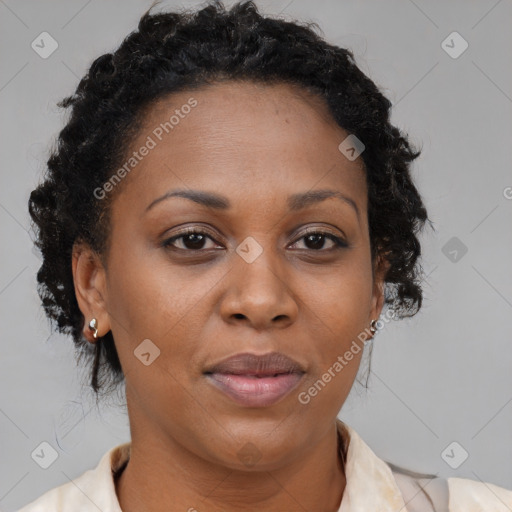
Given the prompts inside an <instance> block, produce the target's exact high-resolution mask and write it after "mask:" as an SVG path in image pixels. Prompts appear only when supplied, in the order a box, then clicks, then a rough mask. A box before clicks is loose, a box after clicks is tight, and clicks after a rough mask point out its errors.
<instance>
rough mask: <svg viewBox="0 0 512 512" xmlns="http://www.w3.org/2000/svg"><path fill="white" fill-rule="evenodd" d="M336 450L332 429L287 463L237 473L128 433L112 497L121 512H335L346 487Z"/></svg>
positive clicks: (168, 443) (177, 447)
mask: <svg viewBox="0 0 512 512" xmlns="http://www.w3.org/2000/svg"><path fill="white" fill-rule="evenodd" d="M149 439H152V440H151V441H149V442H148V440H149ZM338 448H339V441H338V433H337V429H336V425H334V426H333V428H332V429H329V431H328V433H327V435H326V436H324V437H323V438H322V440H321V441H320V442H319V443H318V444H317V445H316V446H315V447H314V448H313V449H309V450H308V451H305V453H304V456H303V457H298V458H297V459H296V460H295V462H293V463H290V464H288V465H286V466H282V467H280V468H277V469H275V470H272V471H261V472H257V471H239V470H232V469H230V468H227V467H224V466H219V465H216V464H212V463H211V462H209V461H205V460H204V459H201V458H199V457H198V456H197V455H195V454H192V453H191V452H190V451H188V450H187V449H186V448H184V447H183V446H181V445H179V444H178V443H176V442H175V441H173V440H172V439H169V438H165V440H164V439H159V438H158V437H153V436H146V437H145V438H144V439H138V438H137V437H136V436H134V435H133V433H132V444H131V455H130V460H129V463H128V464H127V466H126V468H125V469H124V471H123V472H122V473H121V474H120V476H119V477H118V478H117V479H116V493H117V496H118V499H119V503H120V506H121V509H122V510H123V512H135V511H139V510H152V511H154V512H160V511H161V512H164V511H165V512H173V511H180V512H183V511H189V512H195V511H196V512H201V511H203V510H208V511H209V512H221V511H222V512H234V511H236V512H240V511H249V510H251V511H252V510H255V509H257V510H265V511H268V512H273V511H275V512H282V511H283V510H286V511H287V512H299V511H300V512H304V510H322V511H325V512H337V511H338V509H339V506H340V503H341V498H342V495H343V491H344V489H345V484H346V480H345V473H344V467H343V466H344V464H343V462H342V458H343V459H344V458H345V453H346V449H345V448H344V447H343V446H341V448H342V449H341V450H339V449H338ZM162 454H165V455H162ZM340 454H342V455H341V456H340Z"/></svg>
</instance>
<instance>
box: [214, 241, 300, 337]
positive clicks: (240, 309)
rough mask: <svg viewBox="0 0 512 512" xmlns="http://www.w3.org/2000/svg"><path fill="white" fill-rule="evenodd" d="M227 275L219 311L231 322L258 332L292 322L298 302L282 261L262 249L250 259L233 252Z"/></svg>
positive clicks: (282, 326) (281, 326) (295, 316)
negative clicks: (231, 266) (230, 267)
mask: <svg viewBox="0 0 512 512" xmlns="http://www.w3.org/2000/svg"><path fill="white" fill-rule="evenodd" d="M233 265H234V267H233V268H232V270H231V271H230V272H229V273H228V274H227V276H226V279H227V280H228V281H227V283H228V284H227V287H228V288H227V291H226V293H225V294H224V296H223V298H222V300H221V305H220V314H221V316H222V318H223V320H224V321H225V322H227V323H231V324H247V325H249V326H251V327H252V328H253V329H256V330H258V331H261V330H265V329H275V328H284V327H287V326H289V325H291V324H292V323H293V322H295V320H296V318H297V315H298V304H297V302H296V300H295V299H294V293H293V290H292V289H291V288H290V286H291V284H290V282H291V280H290V279H287V278H289V276H288V275H286V271H285V269H284V266H285V262H283V261H281V260H280V258H279V256H278V255H276V254H274V253H272V251H271V250H269V249H265V250H263V252H262V253H261V254H260V255H259V256H258V257H257V258H256V259H255V260H254V261H252V262H248V261H246V260H244V258H242V257H240V256H239V255H238V254H236V253H235V255H234V257H233Z"/></svg>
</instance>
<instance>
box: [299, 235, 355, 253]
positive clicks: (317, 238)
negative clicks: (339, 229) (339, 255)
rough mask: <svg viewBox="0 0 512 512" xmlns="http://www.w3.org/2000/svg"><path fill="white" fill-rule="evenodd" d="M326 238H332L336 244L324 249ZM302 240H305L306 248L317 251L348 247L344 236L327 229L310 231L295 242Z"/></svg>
mask: <svg viewBox="0 0 512 512" xmlns="http://www.w3.org/2000/svg"><path fill="white" fill-rule="evenodd" d="M326 239H328V240H331V241H332V243H333V244H334V246H332V247H329V248H328V249H324V245H325V241H326ZM300 240H304V245H306V249H310V250H312V251H317V252H320V251H321V250H322V249H324V251H328V250H331V249H336V248H339V247H348V244H347V243H346V242H345V241H344V240H343V239H342V238H340V237H338V236H336V235H333V234H332V233H329V232H326V231H310V232H309V233H307V234H305V235H303V236H302V237H301V238H299V240H297V242H295V244H297V243H298V241H300ZM295 244H294V245H295Z"/></svg>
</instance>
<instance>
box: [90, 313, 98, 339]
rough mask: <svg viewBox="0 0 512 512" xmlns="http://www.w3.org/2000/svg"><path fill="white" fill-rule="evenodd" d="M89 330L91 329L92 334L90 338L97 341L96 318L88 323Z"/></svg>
mask: <svg viewBox="0 0 512 512" xmlns="http://www.w3.org/2000/svg"><path fill="white" fill-rule="evenodd" d="M89 329H91V330H92V331H94V332H93V334H92V337H93V338H94V339H95V340H96V339H98V321H97V320H96V318H93V319H92V320H91V321H90V322H89Z"/></svg>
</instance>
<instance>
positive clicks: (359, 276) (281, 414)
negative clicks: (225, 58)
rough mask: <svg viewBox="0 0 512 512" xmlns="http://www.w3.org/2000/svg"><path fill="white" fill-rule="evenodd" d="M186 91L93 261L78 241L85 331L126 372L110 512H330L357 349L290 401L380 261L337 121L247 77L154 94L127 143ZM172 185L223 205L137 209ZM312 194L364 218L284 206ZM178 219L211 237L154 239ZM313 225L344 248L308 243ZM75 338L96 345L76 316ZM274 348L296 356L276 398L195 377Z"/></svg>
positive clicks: (332, 350)
mask: <svg viewBox="0 0 512 512" xmlns="http://www.w3.org/2000/svg"><path fill="white" fill-rule="evenodd" d="M191 97H193V98H195V99H196V100H197V102H198V104H197V106H196V107H195V108H194V109H192V110H191V112H190V113H189V114H188V115H187V116H185V117H184V118H183V119H180V122H179V124H177V125H176V126H175V127H174V129H173V130H172V131H171V132H170V133H168V134H164V137H163V139H162V141H161V142H159V143H158V144H157V146H156V147H155V148H154V149H152V150H151V151H150V152H149V154H148V155H147V156H145V157H144V159H143V160H142V161H141V162H140V163H139V164H138V165H137V166H136V168H135V169H134V170H133V171H132V172H131V174H129V175H128V176H127V177H126V178H125V179H124V181H123V182H122V183H121V184H120V185H117V186H118V187H122V188H121V189H119V190H118V191H117V192H118V193H117V195H116V197H115V200H114V202H113V204H112V224H111V227H112V232H111V245H110V249H109V253H108V255H106V258H105V259H104V260H103V263H102V259H101V258H100V257H99V256H98V255H96V254H95V253H94V252H93V251H91V250H90V249H89V248H88V246H87V245H83V244H75V248H74V252H73V259H72V261H73V276H74V280H75V291H76V296H77V299H78V303H79V306H80V309H81V311H82V313H83V314H84V316H85V318H86V326H87V324H88V322H89V320H90V319H91V318H93V317H94V318H97V320H98V335H99V336H103V335H105V334H106V333H107V332H108V331H109V330H110V329H111V330H112V332H113V336H114V339H115V344H116V348H117V351H118V353H119V357H120V361H121V364H122V367H123V372H124V374H125V380H126V396H127V404H128V414H129V420H130V428H131V437H132V452H131V459H130V462H129V464H128V466H127V467H126V469H125V470H124V472H123V473H122V474H121V477H120V479H119V480H118V482H117V485H116V492H117V495H118V498H119V502H120V505H121V508H122V510H123V511H124V512H132V511H140V510H152V511H154V512H159V511H164V510H165V511H166V512H169V511H170V510H171V511H187V510H190V511H193V510H197V511H199V512H201V511H205V510H208V511H211V512H220V511H235V510H236V511H237V512H239V511H240V510H254V509H258V510H266V511H276V512H277V511H279V512H282V511H283V510H286V511H289V512H294V511H304V510H317V511H337V510H338V508H339V506H340V502H341V499H342V495H343V490H344V488H345V483H346V481H345V474H344V470H343V467H342V463H341V462H340V458H339V457H338V453H337V437H336V417H337V414H338V413H339V411H340V409H341V407H342V405H343V403H344V402H345V399H346V398H347V395H348V394H349V391H350V388H351V387H352V384H353V382H354V379H355V377H356V374H357V370H358V368H359V364H360V359H361V354H362V351H360V352H359V353H358V354H357V355H354V358H353V359H352V361H350V362H349V363H347V365H346V366H345V367H344V368H343V370H342V371H340V372H339V373H337V374H336V377H334V378H333V379H332V380H331V382H329V383H328V384H327V385H326V386H325V387H324V388H323V389H322V390H321V392H319V393H318V394H317V395H316V396H315V397H313V398H311V400H310V402H309V403H308V404H302V403H300V402H299V400H298V395H299V393H300V392H304V391H307V390H308V389H309V388H310V387H311V385H312V384H313V383H314V382H315V381H317V380H318V379H321V377H322V375H323V374H324V373H325V372H327V370H328V369H329V368H330V367H332V365H333V364H334V362H335V361H336V360H337V358H338V356H340V355H342V354H344V353H345V352H346V351H347V350H348V349H349V347H350V346H351V344H352V342H353V340H357V336H358V335H359V334H360V333H361V332H364V330H365V329H368V326H369V323H370V321H371V319H376V318H378V316H379V314H380V312H381V309H382V306H383V299H384V296H383V284H384V283H383V276H384V271H385V266H384V264H382V263H380V264H379V265H377V264H376V265H375V266H374V267H372V261H371V258H370V240H369V233H368V219H367V188H366V181H365V174H364V169H363V163H362V160H361V157H359V158H357V159H356V160H354V161H349V160H348V159H347V158H345V157H344V156H343V154H342V153H340V151H339V150H338V145H339V144H340V143H341V142H342V141H343V140H344V139H345V138H346V137H347V135H348V133H347V132H345V131H344V130H343V129H342V128H340V127H339V126H338V125H337V124H336V123H335V121H334V120H333V119H332V118H331V116H330V115H329V112H328V110H327V107H326V105H325V104H324V103H323V102H322V99H321V98H318V97H316V96H313V95H310V94H309V93H308V92H306V91H303V90H301V89H298V88H295V87H292V86H290V85H286V84H279V85H261V84H255V83H251V82H224V83H220V84H215V85H213V86H209V87H203V88H201V89H196V90H194V91H183V92H180V93H177V94H174V95H171V96H168V97H166V98H164V99H161V100H159V101H158V102H157V103H155V104H153V105H152V106H151V108H150V109H149V110H148V112H147V113H146V116H145V119H144V124H143V128H142V129H141V131H140V134H139V135H138V137H137V140H135V141H133V144H132V145H131V149H130V150H131V151H133V150H136V149H138V148H140V147H141V146H142V145H143V144H144V143H145V141H146V140H147V136H148V135H151V133H152V131H153V130H154V129H155V128H156V127H157V126H159V124H160V123H161V122H164V121H166V120H168V119H169V117H170V115H171V114H172V113H173V111H174V110H175V109H176V108H180V107H181V106H182V105H183V104H185V103H187V101H188V100H189V98H191ZM178 188H179V189H185V190H187V189H194V190H203V191H209V192H214V193H217V194H222V195H224V196H226V198H228V199H229V201H230V202H231V203H232V206H231V208H230V209H228V210H215V209H213V208H208V207H205V206H203V205H200V204H197V203H196V202H193V201H191V200H189V199H185V198H179V197H174V198H170V199H167V200H164V201H161V202H159V203H158V204H157V205H155V206H154V207H153V208H151V209H150V210H149V211H148V212H145V209H146V207H147V206H148V205H149V204H150V203H151V202H152V201H154V200H155V199H156V198H158V197H160V196H162V195H163V194H165V193H166V192H168V191H171V190H174V189H178ZM319 189H332V190H335V191H338V192H340V193H342V194H343V195H345V196H347V197H349V198H350V199H352V200H353V202H354V203H355V204H356V205H357V208H358V211H359V213H356V210H355V209H354V207H353V206H351V205H350V204H349V203H348V202H345V201H342V200H340V199H338V198H336V197H331V198H328V199H325V200H324V201H321V202H317V203H312V204H310V205H309V206H307V207H306V208H304V209H302V210H299V211H291V210H290V209H289V208H288V206H287V203H286V199H287V197H288V196H289V195H291V194H295V193H302V192H308V191H311V190H319ZM184 227H196V228H197V229H198V230H199V231H201V230H203V229H205V228H206V229H207V235H208V236H207V237H206V240H205V241H204V242H203V243H202V245H201V244H200V243H199V244H198V243H197V242H196V244H195V245H194V243H191V239H190V238H189V237H186V236H185V237H184V238H181V239H178V240H176V241H175V242H174V246H175V247H176V249H174V250H173V249H172V248H165V247H162V246H161V243H162V242H163V241H165V240H167V239H169V238H171V236H174V235H176V234H178V232H179V231H180V230H182V229H183V228H184ZM309 228H314V231H320V232H327V233H329V234H333V235H335V236H339V237H341V238H342V239H344V240H345V241H346V242H347V243H348V247H339V248H336V245H335V244H334V243H333V242H332V241H331V240H330V239H329V238H324V239H323V243H322V238H320V239H319V240H317V241H316V242H315V240H313V241H308V239H307V238H306V235H307V233H304V231H305V230H306V229H308V230H309ZM209 237H211V238H209ZM247 237H253V238H254V239H255V240H256V241H257V242H258V244H259V245H260V246H261V247H262V249H263V252H262V254H260V255H259V256H258V257H257V258H256V259H255V260H254V261H253V262H252V263H248V262H247V261H245V260H244V259H243V258H241V257H240V256H239V255H238V254H237V253H236V252H235V249H236V248H237V246H238V245H240V244H241V242H242V241H244V240H245V239H246V238H247ZM192 242H193V241H192ZM194 247H195V248H197V250H196V251H193V249H194ZM180 249H181V251H180ZM186 251H188V252H187V253H186ZM201 251H202V252H201ZM372 270H374V272H372ZM84 335H85V336H86V337H88V339H89V340H91V341H93V338H92V336H91V331H90V330H89V329H88V328H87V327H85V328H84ZM145 339H150V340H151V341H152V343H154V344H155V345H156V346H157V347H158V348H159V350H160V355H159V357H157V358H156V359H154V361H153V362H152V363H151V364H149V365H147V366H146V365H144V364H141V361H140V360H139V359H138V358H137V357H135V356H134V350H135V349H136V348H137V346H138V345H139V344H140V343H141V342H142V341H143V340H145ZM271 351H279V352H283V353H285V354H287V355H288V356H290V357H292V358H293V359H295V360H297V361H298V362H299V363H301V364H302V365H303V366H304V367H305V368H306V374H305V376H304V377H303V380H302V381H301V382H300V383H299V386H298V387H297V388H296V389H294V390H293V391H292V392H291V393H290V394H289V395H287V396H286V397H284V398H283V399H282V400H281V401H279V402H278V403H276V404H274V405H272V406H268V407H261V408H251V407H245V406H241V405H237V404H236V403H234V402H233V401H232V400H231V399H230V398H228V397H227V396H226V395H224V394H223V393H222V392H220V391H218V390H217V389H216V388H214V387H213V386H212V385H211V384H210V383H209V382H208V381H207V379H206V378H205V376H204V375H203V373H202V372H203V370H204V369H205V367H206V366H207V365H211V364H213V363H216V362H218V361H220V360H221V359H224V358H225V357H228V356H231V355H234V354H237V353H240V352H253V353H255V354H264V353H266V352H271ZM247 443H252V444H253V445H254V446H255V447H256V451H257V453H258V455H259V457H260V458H259V460H258V461H257V463H256V464H254V465H252V466H248V465H246V464H244V463H243V461H242V460H241V459H240V458H239V452H240V450H242V448H244V446H245V445H246V444H247Z"/></svg>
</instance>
